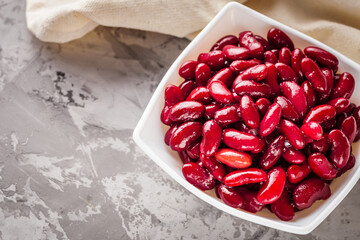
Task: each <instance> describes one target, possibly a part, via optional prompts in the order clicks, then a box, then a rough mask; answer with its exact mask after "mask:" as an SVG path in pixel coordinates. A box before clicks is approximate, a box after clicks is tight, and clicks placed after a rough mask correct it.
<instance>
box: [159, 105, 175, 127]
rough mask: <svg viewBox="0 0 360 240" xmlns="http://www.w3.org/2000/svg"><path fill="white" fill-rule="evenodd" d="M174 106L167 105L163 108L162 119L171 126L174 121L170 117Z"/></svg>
mask: <svg viewBox="0 0 360 240" xmlns="http://www.w3.org/2000/svg"><path fill="white" fill-rule="evenodd" d="M171 107H172V106H169V105H165V106H164V108H163V109H162V110H161V114H160V120H161V122H162V123H163V124H165V125H168V126H170V125H171V124H172V123H173V121H171V119H170V110H171Z"/></svg>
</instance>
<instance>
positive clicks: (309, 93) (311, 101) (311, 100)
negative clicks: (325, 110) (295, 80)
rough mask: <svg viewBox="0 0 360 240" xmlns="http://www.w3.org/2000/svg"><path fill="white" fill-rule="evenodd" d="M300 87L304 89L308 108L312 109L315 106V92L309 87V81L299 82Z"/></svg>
mask: <svg viewBox="0 0 360 240" xmlns="http://www.w3.org/2000/svg"><path fill="white" fill-rule="evenodd" d="M301 87H302V89H304V93H305V96H306V102H307V105H308V109H312V108H313V107H315V106H316V96H317V95H316V92H315V91H314V89H313V88H312V87H311V85H310V83H309V82H308V81H304V82H303V83H302V84H301Z"/></svg>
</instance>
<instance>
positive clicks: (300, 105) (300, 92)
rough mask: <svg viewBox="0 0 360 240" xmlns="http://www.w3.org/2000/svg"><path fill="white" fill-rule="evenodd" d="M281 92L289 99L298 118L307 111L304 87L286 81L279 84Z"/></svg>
mask: <svg viewBox="0 0 360 240" xmlns="http://www.w3.org/2000/svg"><path fill="white" fill-rule="evenodd" d="M280 89H281V93H282V94H283V95H284V97H286V98H287V99H289V101H290V102H291V103H292V105H293V106H294V108H295V110H296V112H297V113H298V114H299V116H300V118H302V117H304V116H305V114H306V112H307V103H306V96H305V92H304V89H302V88H301V87H300V86H299V85H297V84H296V83H294V82H290V81H286V82H283V83H281V84H280Z"/></svg>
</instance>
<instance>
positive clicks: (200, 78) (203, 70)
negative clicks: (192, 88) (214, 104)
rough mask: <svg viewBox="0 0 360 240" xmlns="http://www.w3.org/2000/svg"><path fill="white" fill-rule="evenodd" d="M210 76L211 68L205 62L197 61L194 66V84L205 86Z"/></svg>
mask: <svg viewBox="0 0 360 240" xmlns="http://www.w3.org/2000/svg"><path fill="white" fill-rule="evenodd" d="M210 78H211V69H210V67H209V66H208V65H206V64H205V63H199V64H198V65H197V66H196V68H195V81H196V86H198V87H205V86H206V85H207V83H208V81H209V80H210Z"/></svg>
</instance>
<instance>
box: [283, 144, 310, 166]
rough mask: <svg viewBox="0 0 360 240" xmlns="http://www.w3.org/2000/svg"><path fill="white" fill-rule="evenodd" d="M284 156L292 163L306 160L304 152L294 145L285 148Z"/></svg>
mask: <svg viewBox="0 0 360 240" xmlns="http://www.w3.org/2000/svg"><path fill="white" fill-rule="evenodd" d="M282 158H283V159H284V160H285V161H287V162H288V163H292V164H300V163H302V162H304V161H305V155H304V153H302V152H301V151H300V150H297V149H295V148H294V147H292V146H289V147H286V148H284V151H283V154H282Z"/></svg>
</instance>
